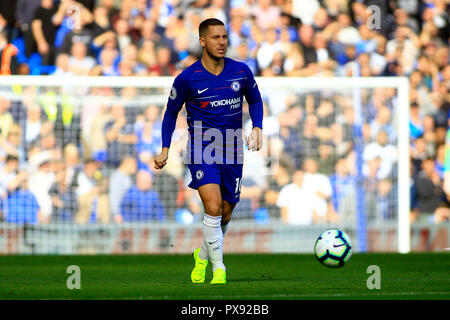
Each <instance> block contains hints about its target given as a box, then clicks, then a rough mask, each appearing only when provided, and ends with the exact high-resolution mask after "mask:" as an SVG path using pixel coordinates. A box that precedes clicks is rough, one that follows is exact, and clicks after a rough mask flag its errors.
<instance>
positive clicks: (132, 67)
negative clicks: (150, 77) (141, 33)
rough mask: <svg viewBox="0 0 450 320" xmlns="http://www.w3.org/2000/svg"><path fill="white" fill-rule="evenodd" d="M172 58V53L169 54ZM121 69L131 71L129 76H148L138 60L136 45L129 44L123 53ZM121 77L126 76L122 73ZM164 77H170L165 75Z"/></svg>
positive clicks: (120, 63)
mask: <svg viewBox="0 0 450 320" xmlns="http://www.w3.org/2000/svg"><path fill="white" fill-rule="evenodd" d="M169 58H170V52H169ZM119 66H120V69H121V70H123V69H127V70H129V74H128V75H129V76H132V75H137V76H145V75H147V70H146V68H145V66H144V65H143V64H141V63H140V62H138V60H137V47H136V45H134V44H132V43H131V44H129V45H127V46H126V47H125V48H124V49H123V53H122V56H121V60H120V62H119ZM121 75H126V74H124V73H123V71H121ZM164 75H170V73H169V74H164Z"/></svg>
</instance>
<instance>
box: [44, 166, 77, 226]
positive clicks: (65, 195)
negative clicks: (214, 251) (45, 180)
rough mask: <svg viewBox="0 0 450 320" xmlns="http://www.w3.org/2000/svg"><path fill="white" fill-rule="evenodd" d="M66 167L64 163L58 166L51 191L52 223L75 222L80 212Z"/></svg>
mask: <svg viewBox="0 0 450 320" xmlns="http://www.w3.org/2000/svg"><path fill="white" fill-rule="evenodd" d="M67 173H68V172H67V170H66V165H65V164H64V163H63V162H58V163H57V164H56V170H55V182H54V183H53V184H52V186H51V187H50V190H49V195H50V197H51V201H52V214H51V222H56V223H71V222H74V219H75V213H76V212H77V210H78V203H77V198H76V195H75V190H74V189H73V185H72V184H71V183H69V182H68V181H69V179H68V177H67Z"/></svg>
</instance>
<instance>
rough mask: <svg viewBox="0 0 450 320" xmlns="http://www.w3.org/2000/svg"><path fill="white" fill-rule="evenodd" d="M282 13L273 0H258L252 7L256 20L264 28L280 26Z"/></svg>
mask: <svg viewBox="0 0 450 320" xmlns="http://www.w3.org/2000/svg"><path fill="white" fill-rule="evenodd" d="M280 14H281V11H280V9H279V8H278V7H277V6H275V5H273V3H272V0H258V1H257V5H255V6H254V7H253V9H252V15H254V16H255V22H256V24H257V25H258V27H259V28H261V29H262V30H265V29H268V28H277V27H279V25H280Z"/></svg>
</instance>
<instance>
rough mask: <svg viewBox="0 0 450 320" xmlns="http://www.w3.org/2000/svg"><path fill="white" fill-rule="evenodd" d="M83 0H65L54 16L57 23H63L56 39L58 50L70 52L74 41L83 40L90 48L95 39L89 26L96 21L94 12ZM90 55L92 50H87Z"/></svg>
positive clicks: (53, 19)
mask: <svg viewBox="0 0 450 320" xmlns="http://www.w3.org/2000/svg"><path fill="white" fill-rule="evenodd" d="M81 2H82V1H81V0H78V1H73V0H64V1H62V2H61V4H60V6H59V7H58V11H57V12H56V14H55V15H54V16H53V17H52V21H53V23H54V24H56V25H61V26H60V27H59V29H58V32H57V34H56V39H55V46H56V48H57V49H58V52H63V53H67V54H69V53H70V51H71V48H72V46H73V44H74V43H76V42H82V43H84V44H85V45H86V48H87V49H89V46H90V45H91V42H92V39H93V31H92V28H89V27H88V26H89V25H90V24H91V23H92V22H93V21H94V17H93V15H92V12H91V11H90V10H89V9H87V8H86V7H85V6H84V5H83V4H82V3H81ZM87 53H88V54H89V55H90V54H91V52H90V51H89V50H87Z"/></svg>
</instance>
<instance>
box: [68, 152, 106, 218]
mask: <svg viewBox="0 0 450 320" xmlns="http://www.w3.org/2000/svg"><path fill="white" fill-rule="evenodd" d="M98 169H99V163H98V162H97V161H95V160H93V159H87V160H85V161H84V165H83V169H82V170H81V171H79V173H78V175H77V177H76V178H75V181H76V189H75V190H76V191H75V192H76V196H77V201H78V211H77V213H76V216H75V221H76V222H77V223H82V224H85V223H89V222H96V221H100V222H104V223H106V222H109V219H110V216H109V199H108V195H107V194H105V193H104V192H103V191H104V190H102V189H101V186H100V183H99V180H100V179H101V178H100V177H99V175H100V172H99V171H98Z"/></svg>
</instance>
